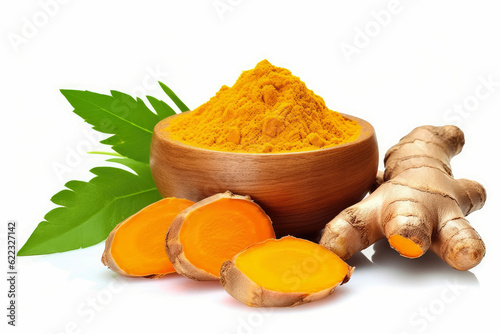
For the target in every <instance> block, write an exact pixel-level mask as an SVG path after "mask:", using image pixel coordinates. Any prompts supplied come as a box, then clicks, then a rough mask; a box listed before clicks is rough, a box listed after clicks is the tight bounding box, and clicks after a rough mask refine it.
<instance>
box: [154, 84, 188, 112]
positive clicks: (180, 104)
mask: <svg viewBox="0 0 500 334" xmlns="http://www.w3.org/2000/svg"><path fill="white" fill-rule="evenodd" d="M158 83H159V84H160V87H161V89H163V91H164V92H165V93H167V95H168V97H170V99H171V100H172V101H173V102H174V103H175V105H176V106H177V107H178V108H179V110H180V111H182V112H184V111H188V110H189V108H188V107H187V106H186V105H185V104H184V102H182V101H181V99H179V98H178V97H177V95H175V93H174V92H173V91H172V90H171V89H170V88H168V86H167V85H165V84H164V83H163V82H158Z"/></svg>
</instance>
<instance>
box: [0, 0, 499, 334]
mask: <svg viewBox="0 0 500 334" xmlns="http://www.w3.org/2000/svg"><path fill="white" fill-rule="evenodd" d="M44 4H45V5H44ZM46 4H49V5H46ZM54 4H57V6H55V5H54ZM224 5H225V6H224ZM216 6H219V7H218V8H219V10H217V9H216ZM389 9H390V10H391V11H392V13H391V12H389V11H388V10H389ZM499 9H500V8H499V7H498V2H496V1H485V0H483V1H481V0H477V1H456V0H455V1H451V0H448V1H439V2H438V1H430V0H421V1H417V0H414V1H410V0H401V1H400V2H390V1H388V0H384V1H381V0H377V1H373V0H372V1H368V0H364V1H352V2H348V1H307V2H306V1H272V2H271V1H263V0H221V1H214V0H205V1H152V0H144V1H140V2H139V1H124V0H121V1H118V0H113V1H97V0H87V1H77V0H73V1H68V0H66V1H62V0H60V1H55V0H52V1H49V0H41V1H35V0H24V1H2V5H1V9H0V22H1V23H0V25H1V40H0V44H1V47H2V56H1V62H0V68H1V72H0V73H1V85H2V86H1V89H0V92H1V101H2V104H1V105H2V107H1V115H2V121H1V124H0V127H1V130H0V135H1V140H0V142H1V145H2V146H1V151H2V158H1V159H2V160H1V174H0V175H1V201H0V210H1V212H0V218H1V219H0V221H1V222H2V226H3V227H2V231H0V232H1V234H0V235H1V236H2V246H1V247H0V249H1V252H2V253H4V254H3V255H1V256H0V258H2V260H0V263H1V265H0V267H1V268H4V269H2V271H4V272H6V271H7V268H6V267H7V263H6V257H7V255H6V246H5V236H6V223H7V220H8V219H16V220H17V221H18V226H19V227H18V245H19V246H20V245H22V244H23V243H24V242H25V241H26V240H27V238H28V237H29V235H30V234H31V232H32V231H33V230H34V229H35V227H36V226H37V224H38V223H39V222H40V221H41V220H42V219H43V216H44V215H45V213H46V212H48V211H49V210H50V209H52V208H53V207H54V206H53V204H52V203H51V202H50V200H49V199H50V197H51V196H52V195H53V194H55V193H56V192H58V191H59V190H61V189H63V187H64V183H65V182H67V181H69V180H72V179H78V180H89V179H90V177H91V174H90V173H89V172H88V170H89V169H90V168H91V167H94V166H98V165H105V164H106V163H105V162H104V157H102V156H95V155H87V154H85V153H81V152H82V151H90V150H106V149H107V148H106V147H104V145H100V144H98V143H96V141H97V140H98V139H102V137H99V136H98V135H97V134H96V133H94V132H92V131H91V129H90V126H89V125H88V124H85V123H84V122H83V121H82V119H80V118H79V117H78V116H77V115H75V114H73V113H72V108H71V106H70V105H69V104H68V103H67V102H66V101H65V99H64V98H63V96H62V95H61V94H60V93H59V89H61V88H71V89H82V90H85V89H87V90H91V91H95V92H100V93H108V92H109V90H110V89H115V90H119V91H123V92H125V93H128V94H131V95H134V96H139V97H144V96H145V95H146V94H147V95H152V96H155V97H158V98H164V94H163V93H162V91H161V90H160V89H159V87H158V86H157V85H155V84H154V82H155V80H161V81H163V82H165V83H167V84H168V85H169V86H170V87H172V88H173V89H174V91H175V92H177V93H178V94H179V95H180V97H181V98H182V99H183V100H184V102H185V103H186V104H187V105H188V106H190V107H192V108H194V107H196V106H198V105H200V104H201V103H203V102H205V101H206V100H207V99H208V98H210V97H211V96H212V95H213V94H214V93H215V92H216V91H217V90H218V89H219V88H220V86H221V85H223V84H228V85H231V84H233V83H234V81H235V80H236V78H237V77H238V76H239V74H240V72H241V71H242V70H246V69H250V68H253V67H254V66H255V64H256V63H257V62H259V61H260V60H262V59H264V58H267V59H268V60H269V61H271V62H272V63H273V64H275V65H278V66H282V67H286V68H288V69H290V70H291V71H292V72H293V73H294V74H295V75H298V76H300V77H301V79H302V80H303V81H304V82H305V83H306V84H307V85H308V87H309V88H311V89H313V90H314V92H315V93H317V94H318V95H320V96H322V97H323V98H324V99H325V101H326V103H327V105H328V106H329V108H330V109H333V110H338V111H340V112H344V113H348V114H352V115H356V116H359V117H361V118H364V119H366V120H368V121H369V122H371V123H372V124H373V125H374V127H375V129H376V133H377V136H378V140H379V146H380V151H381V154H382V155H383V153H385V151H386V150H387V149H388V148H389V147H390V146H392V145H393V144H395V143H396V142H397V141H398V140H399V138H400V137H402V136H403V135H405V134H406V133H407V132H409V131H410V130H411V129H412V128H414V127H416V126H419V125H423V124H434V125H443V124H448V123H452V124H457V125H459V126H460V127H461V128H462V129H463V130H464V132H465V136H466V145H465V147H464V149H463V152H462V153H461V154H460V155H459V156H457V157H456V158H455V159H454V160H453V161H452V165H453V171H454V174H455V176H456V177H466V178H470V179H474V180H477V181H479V182H481V183H482V184H483V185H484V186H485V188H486V190H487V192H488V200H487V202H486V205H485V207H484V208H483V209H482V210H480V211H478V212H476V213H473V214H471V215H470V216H469V220H470V221H471V222H472V224H473V226H474V227H475V228H476V229H477V230H478V232H479V233H480V234H481V235H482V236H483V239H484V241H485V243H486V246H487V254H486V257H485V259H484V260H483V262H482V263H481V264H479V266H477V267H476V268H474V269H472V270H471V271H469V272H458V271H455V270H453V269H450V268H448V267H447V266H446V265H445V264H443V263H442V262H441V260H440V259H438V258H437V257H435V256H433V254H427V255H425V256H424V257H423V258H421V259H418V260H407V259H403V258H401V257H399V256H398V255H397V254H395V253H394V252H393V251H391V250H389V249H388V247H387V246H386V245H385V243H381V244H378V245H377V246H376V247H375V250H374V249H373V247H372V248H370V249H368V250H365V251H364V252H363V255H361V254H359V255H358V256H356V257H355V258H353V259H352V261H350V263H351V264H353V265H356V266H357V269H356V271H355V272H354V275H353V277H352V280H351V281H350V282H349V283H348V284H346V285H344V286H341V287H339V288H338V289H337V291H336V292H335V293H334V294H333V295H332V296H330V297H329V298H327V299H325V300H322V301H319V302H316V303H312V304H308V305H304V306H299V307H296V308H291V309H290V308H288V309H267V310H263V309H253V308H249V307H246V306H245V305H243V304H240V303H239V302H237V301H235V300H233V299H232V298H231V297H230V296H229V295H227V294H226V292H225V291H224V290H223V289H222V288H221V287H220V286H219V285H218V283H213V282H212V283H200V282H195V281H190V280H188V279H186V278H183V277H180V276H176V275H172V276H170V277H166V278H164V279H160V280H147V279H124V278H121V277H118V276H117V275H116V274H114V273H113V272H111V271H110V270H108V269H106V268H105V267H104V266H103V265H102V264H101V263H100V256H101V253H102V250H103V247H104V245H103V243H101V244H98V245H96V246H94V247H90V248H88V249H83V250H77V251H72V252H67V253H62V254H54V255H47V256H32V257H22V258H19V259H18V270H19V277H18V287H17V288H18V299H17V302H18V319H17V321H18V326H17V327H16V328H11V327H10V326H7V325H6V322H7V318H6V317H5V315H4V314H6V313H7V312H6V310H5V308H6V305H7V298H6V292H7V285H6V280H5V279H1V281H2V284H1V285H0V289H1V291H0V295H1V296H2V298H1V302H0V305H1V307H0V309H2V310H3V311H2V312H1V313H2V314H0V319H2V320H1V322H2V324H1V326H2V328H6V327H8V330H9V333H15V332H17V333H108V332H111V331H112V332H115V331H128V332H131V333H133V332H134V331H136V332H141V333H143V332H146V331H155V332H170V333H177V332H192V333H195V332H205V333H304V332H305V333H316V332H334V331H335V332H338V331H340V330H341V331H343V332H345V331H346V330H353V331H354V332H356V333H360V332H361V331H366V332H368V331H369V332H372V333H395V334H402V333H442V332H446V333H472V332H480V331H485V332H490V333H491V330H487V328H497V325H496V320H497V318H498V307H496V305H497V304H496V303H497V301H498V300H499V298H500V294H499V288H498V276H497V275H496V273H497V272H498V270H496V266H498V257H499V256H500V252H499V248H500V243H499V242H498V236H497V233H499V232H500V227H499V226H500V224H499V222H498V214H497V212H498V203H499V190H498V189H500V184H499V181H498V179H497V175H498V174H497V170H498V165H497V164H496V162H497V161H498V159H497V158H496V155H497V152H498V146H497V145H498V134H499V131H498V123H497V122H498V120H499V116H498V112H499V108H500V64H499V61H500V43H499V40H498V33H499V32H500V20H499V19H498V13H499ZM387 13H391V14H390V16H388V15H387ZM347 49H349V50H350V51H351V52H355V53H352V54H348V53H346V52H344V51H345V50H347ZM342 50H344V51H342ZM353 50H354V51H353ZM488 81H489V82H490V83H489V84H485V82H488ZM460 108H461V109H462V112H461V113H459V112H458V110H459V109H460ZM61 164H62V165H65V166H67V167H68V168H67V169H66V170H64V172H63V173H61V172H57V171H56V170H55V166H58V165H61ZM3 259H5V260H3ZM490 326H494V327H490ZM2 332H3V329H2Z"/></svg>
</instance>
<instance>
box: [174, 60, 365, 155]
mask: <svg viewBox="0 0 500 334" xmlns="http://www.w3.org/2000/svg"><path fill="white" fill-rule="evenodd" d="M360 130H361V127H360V126H359V124H358V123H357V122H356V121H354V120H351V119H348V118H346V117H344V116H342V115H341V114H339V113H338V112H335V111H332V110H330V109H328V108H327V107H326V105H325V102H324V100H323V99H322V98H321V97H319V96H318V95H316V94H314V92H313V91H311V90H309V89H308V88H307V87H306V85H305V84H304V83H303V82H302V81H301V80H300V79H299V78H298V77H296V76H294V75H292V73H291V72H290V71H289V70H287V69H285V68H280V67H276V66H273V65H272V64H270V63H269V62H268V61H267V60H263V61H261V62H260V63H258V64H257V66H256V67H255V68H254V69H252V70H249V71H244V72H243V73H242V74H241V76H240V77H239V78H238V80H237V81H236V83H235V84H234V85H233V86H232V87H228V86H222V88H221V89H220V90H219V92H217V94H216V95H215V96H214V97H212V98H211V99H210V100H209V101H208V102H206V103H205V104H203V105H201V106H199V107H198V108H196V109H195V110H193V111H192V112H190V113H187V114H184V115H181V116H179V117H176V118H175V119H173V120H172V121H171V123H170V125H169V126H168V127H167V128H166V131H168V132H169V133H170V136H171V138H172V139H174V140H178V141H181V142H184V143H185V144H188V145H192V146H197V147H202V148H206V149H211V150H217V151H228V152H251V153H282V152H295V151H308V150H315V149H319V148H324V147H331V146H337V145H340V144H344V143H348V142H351V141H354V140H356V138H357V137H358V135H359V133H360Z"/></svg>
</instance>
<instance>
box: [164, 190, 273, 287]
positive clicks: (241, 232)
mask: <svg viewBox="0 0 500 334" xmlns="http://www.w3.org/2000/svg"><path fill="white" fill-rule="evenodd" d="M269 238H275V234H274V230H273V227H272V222H271V219H270V218H269V217H268V216H267V215H266V214H265V212H264V211H263V210H262V209H261V208H260V206H258V205H257V204H256V203H255V202H253V201H252V200H251V199H250V197H249V196H240V195H234V194H232V193H231V192H225V193H222V194H216V195H213V196H211V197H208V198H206V199H204V200H202V201H200V202H198V203H196V204H194V205H193V206H191V207H189V208H187V209H186V210H184V211H183V212H181V213H180V214H179V215H178V216H177V217H176V218H175V219H174V221H173V222H172V225H171V226H170V228H169V230H168V233H167V239H166V250H167V254H168V256H169V258H170V261H172V264H173V266H174V268H175V270H176V271H177V272H178V273H180V274H182V275H184V276H186V277H189V278H192V279H195V280H218V279H219V272H220V267H221V265H222V263H223V262H224V261H226V260H229V259H231V258H232V257H233V256H234V255H236V254H237V253H239V252H241V251H242V250H244V249H245V248H246V247H248V246H250V245H252V244H254V243H256V242H260V241H264V240H266V239H269Z"/></svg>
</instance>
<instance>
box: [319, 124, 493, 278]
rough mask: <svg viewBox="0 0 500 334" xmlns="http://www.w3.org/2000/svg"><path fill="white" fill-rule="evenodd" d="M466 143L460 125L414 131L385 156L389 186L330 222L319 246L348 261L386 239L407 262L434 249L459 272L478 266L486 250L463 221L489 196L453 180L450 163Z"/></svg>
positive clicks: (468, 182)
mask: <svg viewBox="0 0 500 334" xmlns="http://www.w3.org/2000/svg"><path fill="white" fill-rule="evenodd" d="M464 142H465V141H464V135H463V132H462V131H461V130H460V129H459V128H457V127H456V126H451V125H447V126H442V127H434V126H421V127H418V128H416V129H414V130H413V131H411V132H410V133H409V134H408V135H406V136H405V137H403V138H402V139H401V140H400V142H399V143H398V144H396V145H395V146H393V147H392V148H390V149H389V150H388V151H387V154H386V155H385V172H384V177H383V181H385V182H383V183H382V184H381V185H380V186H379V187H378V188H377V189H376V190H375V191H374V192H373V193H372V194H371V195H369V196H368V197H366V198H365V199H364V200H363V201H361V202H359V203H357V204H355V205H353V206H351V207H349V208H347V209H345V210H344V211H342V212H341V213H340V214H339V215H338V216H337V217H335V218H334V219H333V220H332V221H331V222H329V223H328V224H327V225H326V227H325V230H324V232H323V235H322V238H321V241H320V243H321V244H322V245H324V246H325V247H327V248H329V249H331V250H332V251H333V252H335V253H336V254H338V255H339V256H340V257H341V258H343V259H348V258H350V257H351V256H352V255H353V254H354V253H356V252H359V251H361V250H363V249H364V248H366V247H368V246H370V245H371V244H373V243H374V242H376V241H377V240H379V239H381V238H383V237H384V236H385V237H387V239H388V241H389V244H390V245H391V247H392V248H394V249H396V250H397V251H398V252H399V253H400V254H401V255H403V256H405V257H409V258H416V257H419V256H421V255H422V254H424V253H425V252H426V251H427V250H428V249H431V251H433V252H435V253H436V254H437V255H439V256H440V257H441V258H442V259H443V260H444V261H446V262H447V263H448V264H449V265H450V266H452V267H453V268H455V269H457V270H469V269H470V268H473V267H474V266H476V265H477V264H478V263H479V262H480V261H481V260H482V258H483V257H484V254H485V246H484V243H483V241H482V240H481V237H480V236H479V235H478V233H477V232H476V231H475V230H474V229H473V228H472V227H471V226H470V225H469V222H468V221H467V220H466V219H465V218H464V217H465V216H467V215H468V214H469V213H471V212H473V211H475V210H478V209H480V208H481V207H482V206H483V205H484V202H485V200H486V192H485V190H484V188H483V187H482V186H481V185H480V184H479V183H477V182H475V181H471V180H467V179H454V178H453V176H452V172H451V166H450V159H451V158H452V157H453V156H455V155H457V154H458V153H460V151H461V150H462V147H463V145H464Z"/></svg>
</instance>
